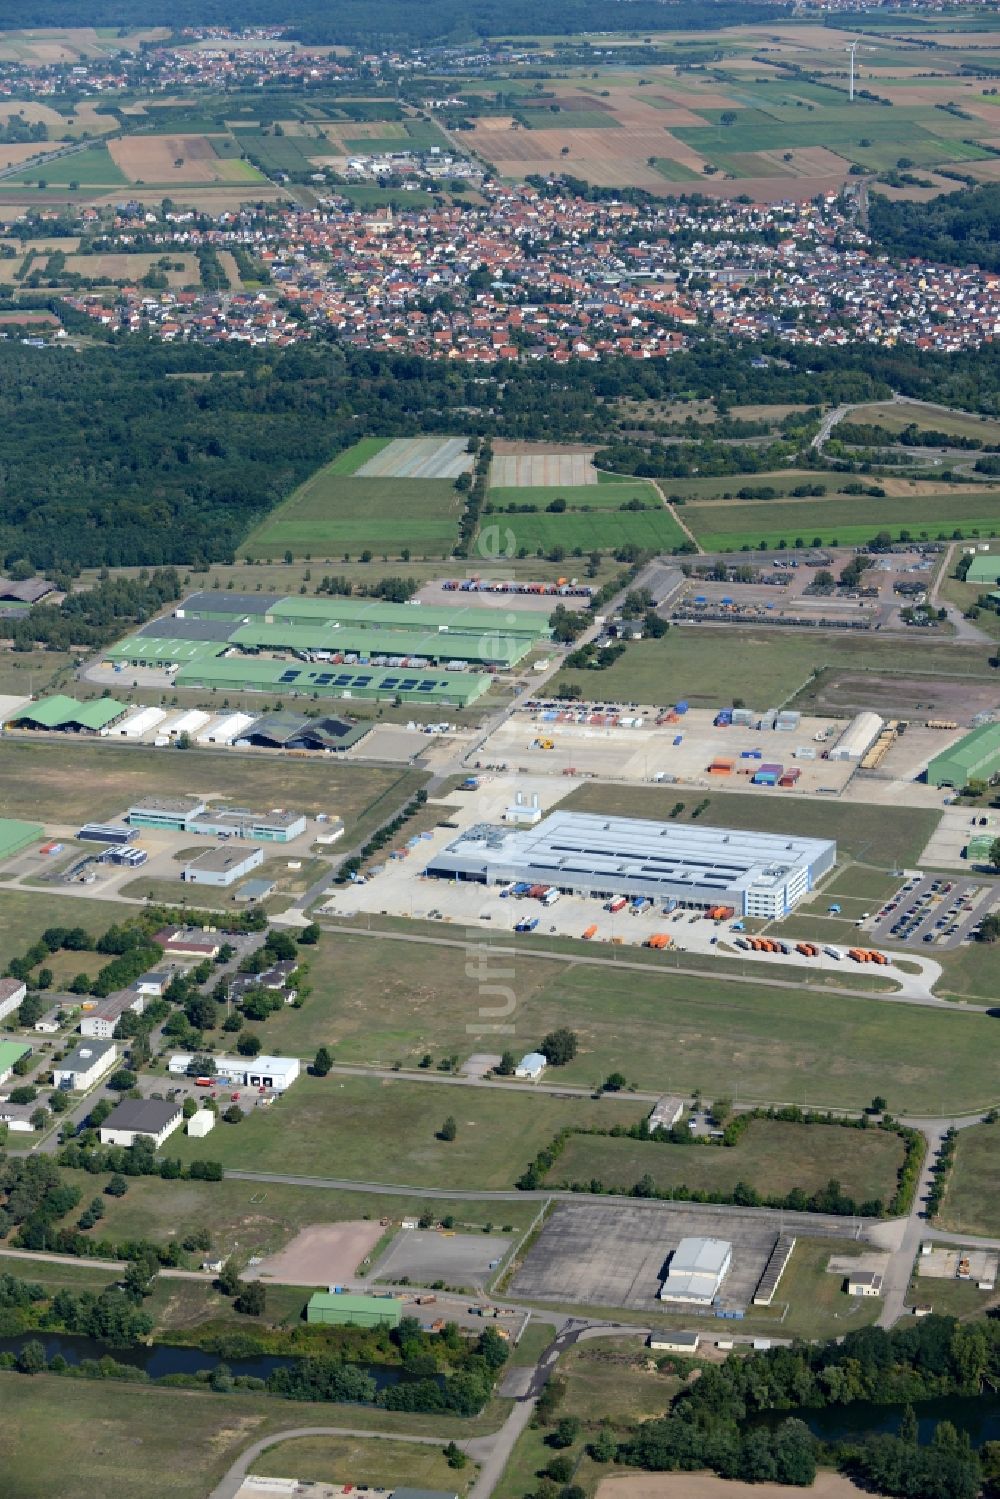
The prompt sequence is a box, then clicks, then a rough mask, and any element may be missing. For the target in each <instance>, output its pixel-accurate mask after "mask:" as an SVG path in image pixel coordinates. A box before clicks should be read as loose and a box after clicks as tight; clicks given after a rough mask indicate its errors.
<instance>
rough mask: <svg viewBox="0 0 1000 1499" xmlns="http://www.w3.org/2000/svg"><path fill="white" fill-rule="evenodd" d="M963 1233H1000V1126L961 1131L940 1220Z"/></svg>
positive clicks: (992, 1236)
mask: <svg viewBox="0 0 1000 1499" xmlns="http://www.w3.org/2000/svg"><path fill="white" fill-rule="evenodd" d="M937 1222H938V1224H939V1225H940V1227H941V1228H947V1229H951V1230H952V1231H953V1232H954V1233H959V1234H980V1235H982V1236H983V1237H986V1238H995V1237H996V1236H997V1235H998V1234H1000V1125H996V1124H978V1125H974V1126H973V1127H972V1128H971V1129H962V1130H959V1132H958V1147H957V1149H956V1151H955V1164H954V1166H953V1167H952V1171H951V1177H950V1179H949V1181H948V1185H947V1188H946V1189H945V1194H944V1202H943V1204H942V1207H941V1211H940V1213H939V1215H938V1219H937Z"/></svg>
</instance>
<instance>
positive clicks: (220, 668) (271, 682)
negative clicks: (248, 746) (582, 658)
mask: <svg viewBox="0 0 1000 1499" xmlns="http://www.w3.org/2000/svg"><path fill="white" fill-rule="evenodd" d="M176 681H177V685H178V686H179V687H209V688H211V687H222V688H228V689H230V690H233V691H240V690H243V689H245V690H246V691H248V692H274V693H278V694H280V695H282V696H284V695H288V696H292V695H294V694H296V693H305V694H307V695H308V696H312V694H313V693H316V694H318V695H319V696H320V697H332V698H341V697H345V696H347V697H360V698H370V699H371V698H392V697H396V696H399V697H400V698H402V700H403V701H404V702H411V703H418V702H426V703H429V704H434V703H442V704H454V705H456V706H458V707H464V706H465V705H466V704H468V703H472V702H475V700H476V698H477V697H481V696H482V694H483V693H484V692H485V691H486V690H487V688H488V687H489V685H490V678H489V677H488V676H486V675H485V674H484V673H481V672H459V671H450V672H449V671H435V670H431V669H427V670H423V671H416V670H411V669H409V668H408V667H405V666H394V667H388V666H332V665H330V664H329V663H324V662H315V663H313V664H311V665H307V664H306V663H305V662H303V661H268V660H264V659H262V658H260V657H250V656H226V657H224V658H223V659H222V660H219V661H203V662H200V663H194V664H192V665H190V666H182V667H181V669H180V671H179V672H178V674H177V678H176ZM404 682H407V683H412V686H408V687H404V686H403V683H404Z"/></svg>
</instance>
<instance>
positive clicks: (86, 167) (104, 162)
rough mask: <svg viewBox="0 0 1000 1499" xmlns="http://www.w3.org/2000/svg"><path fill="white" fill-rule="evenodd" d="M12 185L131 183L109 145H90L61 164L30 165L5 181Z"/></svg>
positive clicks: (60, 159)
mask: <svg viewBox="0 0 1000 1499" xmlns="http://www.w3.org/2000/svg"><path fill="white" fill-rule="evenodd" d="M5 181H6V182H7V183H8V184H11V185H13V184H14V183H17V182H38V181H44V182H46V183H48V184H49V185H50V186H52V187H65V186H66V185H68V184H69V183H70V182H79V184H80V186H81V187H105V186H107V187H118V186H119V185H120V184H123V183H125V182H127V181H128V179H127V178H126V176H125V175H124V173H123V172H121V171H120V170H119V169H118V167H116V166H115V164H114V162H113V161H112V160H111V156H110V154H109V152H108V148H107V146H88V147H87V148H86V149H85V150H83V151H76V152H74V154H73V155H72V156H61V157H60V158H59V160H58V161H47V162H44V163H43V164H40V165H39V164H36V165H33V166H28V167H26V168H25V169H24V171H23V172H16V173H14V174H12V175H11V176H9V177H7V178H5Z"/></svg>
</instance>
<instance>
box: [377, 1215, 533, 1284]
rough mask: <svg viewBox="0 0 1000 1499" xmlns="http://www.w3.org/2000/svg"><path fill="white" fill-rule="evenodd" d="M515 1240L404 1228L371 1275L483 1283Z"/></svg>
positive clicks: (418, 1281) (395, 1280)
mask: <svg viewBox="0 0 1000 1499" xmlns="http://www.w3.org/2000/svg"><path fill="white" fill-rule="evenodd" d="M512 1242H513V1240H511V1239H509V1238H506V1237H504V1236H503V1235H500V1234H453V1233H446V1232H443V1231H442V1230H440V1229H437V1230H431V1229H427V1230H424V1229H419V1228H404V1229H401V1230H400V1232H399V1233H398V1234H397V1235H396V1237H395V1239H394V1240H393V1241H392V1243H391V1244H390V1245H389V1248H388V1249H387V1250H386V1252H385V1254H383V1255H382V1256H381V1258H380V1259H379V1260H378V1261H377V1263H376V1264H375V1266H374V1268H373V1270H372V1272H371V1276H370V1279H372V1280H379V1281H391V1282H393V1283H395V1284H398V1283H399V1281H400V1280H401V1279H402V1278H403V1276H404V1275H405V1276H407V1277H408V1278H409V1279H410V1280H411V1281H413V1282H414V1283H415V1284H417V1285H433V1284H434V1282H435V1281H439V1280H443V1281H444V1282H445V1283H446V1284H447V1285H452V1286H456V1285H457V1286H461V1285H466V1286H482V1285H485V1284H486V1283H487V1282H488V1281H490V1280H492V1278H493V1276H494V1275H495V1274H496V1271H497V1268H498V1262H499V1261H500V1260H502V1259H503V1257H504V1255H505V1254H506V1253H507V1251H508V1249H509V1248H510V1246H511V1244H512Z"/></svg>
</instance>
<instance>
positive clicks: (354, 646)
mask: <svg viewBox="0 0 1000 1499" xmlns="http://www.w3.org/2000/svg"><path fill="white" fill-rule="evenodd" d="M230 639H231V641H232V643H233V644H234V645H239V646H244V647H250V648H251V649H255V648H257V649H263V648H268V649H271V650H282V649H284V650H290V651H336V652H338V653H342V654H345V655H348V654H350V655H359V656H425V657H427V658H428V660H433V661H439V660H445V661H448V660H454V661H481V662H487V663H490V664H497V665H501V666H513V665H514V663H515V662H517V661H519V660H520V659H521V657H522V656H523V655H524V654H525V652H526V651H527V650H528V649H529V646H530V642H529V641H527V640H525V639H522V638H518V637H514V636H510V635H498V634H496V633H492V634H489V633H486V632H483V633H482V634H477V635H471V634H470V635H463V634H454V633H452V632H451V631H443V632H438V631H433V632H429V633H420V634H418V633H417V632H416V631H409V630H394V629H378V630H364V629H353V628H351V627H347V628H344V627H343V626H339V627H338V626H337V625H336V623H335V622H334V621H332V620H329V621H328V620H317V621H315V623H313V624H308V625H300V624H293V623H291V622H289V621H285V620H274V621H272V622H269V623H264V622H256V621H255V622H254V623H252V624H247V625H241V626H240V627H239V629H237V630H234V631H233V634H232V635H231V637H230Z"/></svg>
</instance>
